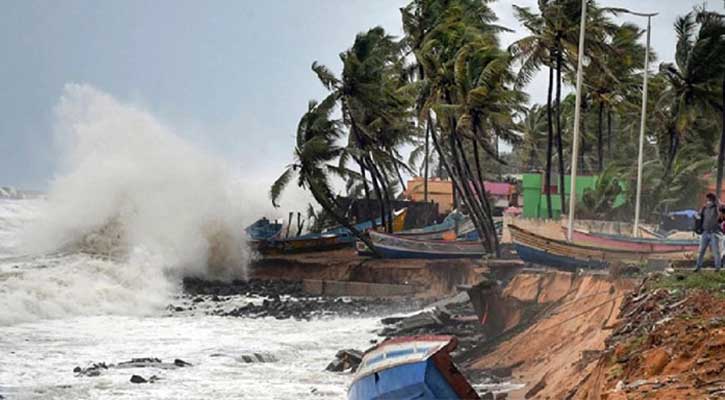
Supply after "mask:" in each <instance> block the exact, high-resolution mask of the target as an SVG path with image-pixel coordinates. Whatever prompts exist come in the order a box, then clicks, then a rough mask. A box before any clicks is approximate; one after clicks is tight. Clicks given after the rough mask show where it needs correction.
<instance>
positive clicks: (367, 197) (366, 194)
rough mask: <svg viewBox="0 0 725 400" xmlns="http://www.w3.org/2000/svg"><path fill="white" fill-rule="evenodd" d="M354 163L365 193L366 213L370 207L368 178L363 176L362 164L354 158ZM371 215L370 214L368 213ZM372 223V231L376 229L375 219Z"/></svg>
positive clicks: (363, 168)
mask: <svg viewBox="0 0 725 400" xmlns="http://www.w3.org/2000/svg"><path fill="white" fill-rule="evenodd" d="M355 161H356V162H357V165H358V166H360V176H362V183H363V191H364V192H365V211H368V209H369V207H370V187H369V186H368V178H367V176H365V167H364V166H363V163H362V162H361V161H360V159H359V158H357V157H356V158H355ZM369 214H371V215H372V213H369ZM372 221H373V229H375V228H377V225H378V224H377V221H376V218H373V219H372Z"/></svg>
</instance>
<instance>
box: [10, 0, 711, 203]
mask: <svg viewBox="0 0 725 400" xmlns="http://www.w3.org/2000/svg"><path fill="white" fill-rule="evenodd" d="M405 3H407V1H403V0H345V1H341V0H266V1H251V0H247V1H242V0H233V1H232V0H230V1H218V0H214V1H203V2H202V1H180V0H175V1H170V0H160V1H129V0H125V1H95V0H93V1H79V0H64V1H50V0H44V1H31V0H14V1H5V2H3V4H2V5H0V8H1V10H0V49H2V53H1V54H2V57H1V58H0V186H2V185H13V186H18V187H21V188H38V189H43V188H45V187H46V186H47V183H48V181H49V180H50V179H52V177H53V173H54V166H55V162H56V154H55V150H54V147H53V140H52V127H53V107H54V105H55V104H56V103H57V101H58V99H59V97H60V95H61V94H62V90H63V86H64V85H65V84H66V83H69V82H75V83H88V84H91V85H93V86H95V87H96V88H98V89H100V90H102V91H105V92H107V93H109V94H111V95H113V96H114V97H116V98H118V99H120V100H122V101H125V102H131V103H134V104H138V105H140V106H141V107H144V108H145V109H147V110H149V111H150V112H152V113H153V114H154V115H156V116H157V117H158V118H160V119H161V120H162V121H163V122H164V123H166V124H168V125H170V126H172V127H174V128H175V129H176V130H177V131H178V132H180V133H181V134H182V135H184V136H185V137H187V138H188V139H190V140H192V141H194V142H196V143H198V144H199V145H201V146H204V147H206V148H208V149H209V150H210V151H212V152H214V153H216V154H218V155H220V156H221V157H224V158H226V159H228V160H229V161H231V162H232V163H234V164H236V165H239V170H240V171H244V172H243V173H242V172H240V173H241V174H242V175H243V176H247V177H248V178H249V179H256V180H269V181H270V182H271V180H272V179H274V177H275V176H276V175H277V174H278V173H279V172H280V171H281V170H282V168H283V167H284V165H285V164H286V163H288V162H289V160H290V153H291V149H292V142H293V137H294V132H295V128H296V125H297V121H298V119H299V117H300V115H301V113H302V112H303V111H304V110H305V108H306V104H307V101H308V100H309V99H311V98H321V97H322V96H323V95H324V93H325V91H324V89H323V88H322V86H321V85H320V84H319V83H318V82H317V79H316V77H315V75H314V74H313V73H312V72H311V70H310V65H311V64H312V62H313V61H315V60H319V61H320V62H322V63H324V64H326V65H328V66H329V67H331V68H332V69H333V70H334V71H336V72H339V70H340V63H339V58H338V54H339V53H340V52H341V51H343V50H344V49H346V48H347V47H349V46H350V45H351V44H352V41H353V39H354V36H355V34H356V33H358V32H361V31H364V30H367V29H369V28H370V27H373V26H375V25H381V26H383V27H384V28H385V29H386V30H387V31H388V32H390V33H392V34H394V35H398V36H399V35H400V34H401V33H402V30H401V26H400V15H399V11H398V8H399V7H401V6H402V5H403V4H405ZM512 4H517V5H529V6H532V7H535V5H536V0H501V1H497V2H496V3H494V4H493V8H494V9H495V11H496V13H497V14H498V15H499V17H500V19H501V23H502V24H503V25H505V26H508V27H510V28H511V29H514V30H515V31H516V32H515V33H513V34H506V35H504V37H503V38H502V41H503V42H504V44H508V43H510V42H511V41H512V40H514V39H515V38H517V37H520V36H521V35H524V34H525V32H524V31H523V30H522V28H521V27H520V26H519V25H518V24H517V23H516V21H515V20H514V17H513V13H512V9H511V5H512ZM602 4H603V5H607V6H618V7H628V8H630V9H632V10H635V11H643V12H655V11H656V12H659V13H660V15H659V16H658V17H656V18H655V19H654V22H653V33H652V46H653V48H654V50H655V51H656V52H657V55H658V58H659V60H658V63H659V61H661V60H671V59H672V58H673V54H674V43H675V37H674V32H673V29H672V24H673V22H674V19H675V17H676V16H678V15H682V14H684V13H686V12H688V11H689V10H690V9H691V8H692V7H693V6H694V5H696V4H702V1H696V0H638V1H631V0H629V1H627V0H608V1H606V2H602ZM708 7H709V8H711V9H715V10H719V11H722V2H721V1H713V0H711V1H709V5H708ZM631 20H632V21H634V22H637V23H639V24H640V25H641V26H643V27H644V26H645V21H644V20H641V19H637V18H632V19H631ZM653 68H656V65H654V66H653ZM543 78H544V76H543V75H542V76H540V78H539V79H537V80H535V81H534V82H533V83H532V84H531V85H530V87H529V88H528V90H529V93H530V94H531V96H532V100H533V101H537V102H541V101H543V100H544V99H545V90H546V87H545V83H546V82H545V79H543Z"/></svg>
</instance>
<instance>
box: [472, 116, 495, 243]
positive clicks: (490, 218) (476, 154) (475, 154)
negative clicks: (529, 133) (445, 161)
mask: <svg viewBox="0 0 725 400" xmlns="http://www.w3.org/2000/svg"><path fill="white" fill-rule="evenodd" d="M476 130H478V128H476ZM473 157H474V158H475V161H476V173H477V175H478V181H480V182H481V185H483V198H482V199H481V200H482V201H483V203H484V205H485V206H487V208H488V214H487V215H486V216H487V217H488V218H487V219H486V221H485V222H486V225H487V226H486V230H487V231H488V232H487V234H488V235H489V238H488V240H490V241H492V242H493V244H494V245H493V246H494V249H495V250H496V257H501V250H500V248H499V246H498V244H499V243H498V235H497V234H496V225H495V224H494V223H493V213H492V212H491V203H490V202H489V199H488V194H487V193H486V186H485V182H484V180H483V170H482V169H481V162H480V156H479V152H478V143H477V141H476V140H473Z"/></svg>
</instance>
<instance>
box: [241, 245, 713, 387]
mask: <svg viewBox="0 0 725 400" xmlns="http://www.w3.org/2000/svg"><path fill="white" fill-rule="evenodd" d="M253 276H255V277H257V278H259V279H272V280H275V279H288V280H304V279H327V280H339V281H355V282H373V283H382V284H387V283H390V284H406V285H416V287H418V288H419V289H420V290H419V291H418V292H417V294H416V295H415V297H416V298H417V299H419V300H420V299H424V298H428V299H437V298H446V297H450V296H451V295H452V294H454V293H456V292H457V291H458V289H459V288H460V286H461V285H475V284H477V283H481V282H486V281H488V282H493V283H495V284H492V285H489V286H487V287H489V288H490V289H488V291H487V292H486V293H485V299H486V301H487V302H488V304H489V306H490V310H489V313H488V316H487V320H486V323H485V324H484V325H479V324H477V323H476V321H475V316H474V311H473V307H471V306H470V305H468V306H465V307H464V306H463V304H461V306H454V307H449V309H448V311H449V312H450V315H451V316H452V317H453V318H452V319H451V320H450V321H447V322H446V323H442V324H440V323H439V324H431V325H429V326H422V327H421V328H420V329H418V330H416V331H408V332H404V333H401V334H425V333H442V334H455V335H458V336H462V337H461V338H460V339H461V343H462V346H461V347H462V348H461V349H460V351H458V352H457V353H456V354H454V357H455V359H456V361H457V362H458V364H459V365H460V366H461V367H462V369H463V371H464V373H465V374H466V375H467V376H468V377H469V378H470V379H471V381H472V382H473V383H474V384H481V383H486V382H491V381H492V380H491V379H490V378H491V377H496V379H494V381H498V382H501V381H509V382H512V383H516V384H519V386H513V390H510V391H508V392H506V393H502V392H501V391H497V392H496V395H497V396H498V397H496V398H507V399H530V398H534V399H587V400H594V399H600V398H605V399H630V398H635V399H638V398H646V397H647V396H652V395H653V394H655V395H656V398H706V397H708V396H710V397H713V395H715V396H717V395H720V393H725V387H722V386H723V385H725V380H722V381H718V380H713V379H709V378H708V379H709V380H708V379H705V380H700V381H698V380H697V379H695V378H694V377H690V378H682V377H677V376H676V375H678V374H682V373H684V372H683V371H684V367H682V366H688V368H690V367H692V365H697V366H702V365H704V366H702V367H701V368H700V367H698V368H699V371H700V372H701V373H704V374H706V375H707V374H710V375H713V374H715V375H716V376H722V374H723V363H722V361H721V359H723V358H725V347H722V346H723V343H725V338H723V336H722V335H723V325H725V324H723V323H722V321H723V317H722V316H723V313H725V304H723V302H722V299H721V300H720V302H719V303H718V302H714V303H713V302H712V301H711V300H702V299H701V298H699V297H693V299H696V300H693V301H694V303H695V304H700V307H701V308H697V307H696V308H695V309H689V310H690V311H689V312H688V313H684V314H682V315H681V316H680V317H682V318H680V317H678V318H674V317H673V318H674V319H673V320H669V319H666V318H669V317H662V318H657V315H659V314H657V312H660V311H661V309H662V307H665V308H666V309H667V307H672V305H673V304H675V305H677V306H678V307H679V305H678V304H677V302H678V301H681V300H683V299H686V298H690V297H692V296H702V294H700V295H696V294H694V293H691V291H686V290H680V289H672V288H668V289H665V288H662V287H661V286H657V285H655V284H653V283H652V282H655V281H657V282H659V281H660V280H661V279H665V280H667V279H675V278H672V277H670V278H658V279H655V278H652V277H650V278H645V280H646V282H645V284H642V283H641V282H642V276H640V277H612V276H609V275H595V274H575V273H569V272H561V271H554V270H542V271H536V270H527V269H522V268H521V267H520V266H517V265H516V264H515V263H509V264H503V265H498V266H497V265H495V263H491V262H489V265H487V263H486V262H482V261H472V260H456V261H425V260H404V261H401V260H370V259H361V258H359V257H356V256H355V255H354V253H352V252H350V251H346V250H340V251H337V252H328V253H317V254H308V255H304V256H281V257H275V258H272V259H262V260H259V261H257V263H256V264H255V268H254V270H253ZM484 286H485V285H484ZM719 287H720V288H721V289H719V290H722V287H723V286H719ZM698 293H700V292H698ZM459 297H460V296H459ZM711 297H712V296H711ZM644 298H647V299H649V300H648V303H646V304H649V305H648V306H647V307H644V308H642V306H641V304H644V303H642V301H643V300H642V299H644ZM635 300H637V301H635ZM660 303H661V304H660ZM633 304H635V305H638V307H640V308H638V309H637V310H639V311H637V312H636V313H633V312H632V307H633ZM653 312H654V314H652V313H653ZM650 314H651V315H650ZM643 315H648V316H649V317H647V318H644V317H643ZM668 315H669V314H668ZM678 315H679V314H678ZM693 315H695V316H697V315H702V316H704V317H707V318H709V319H707V322H708V323H709V324H710V325H707V326H705V325H702V324H700V325H697V324H696V323H695V322H692V321H694V320H692V321H689V320H687V319H683V318H684V317H683V316H689V317H687V318H693ZM635 316H637V318H639V320H640V321H641V320H646V321H648V322H647V323H648V324H649V325H647V324H640V325H641V326H640V327H639V328H638V329H639V330H635V331H636V332H639V333H638V334H637V335H636V336H634V337H632V336H631V335H630V336H627V335H624V334H623V333H622V332H623V331H622V329H624V328H622V327H630V328H628V329H631V326H632V324H633V323H634V322H633V318H635ZM643 318H644V319H643ZM663 318H664V321H663ZM683 321H684V322H683ZM712 321H715V322H712ZM718 321H720V322H718ZM655 324H656V325H655ZM671 324H675V325H671ZM677 324H679V325H677ZM712 324H715V325H712ZM718 324H719V325H718ZM671 326H680V328H678V329H680V330H681V332H682V333H683V335H684V337H685V338H687V337H690V336H687V335H690V332H691V331H693V330H695V331H697V330H698V329H699V332H701V333H702V335H701V336H702V337H701V336H697V339H696V341H697V340H700V342H702V341H704V340H705V339H704V338H708V337H711V336H712V335H715V339H711V341H710V342H707V343H709V344H707V345H702V344H701V346H700V347H698V348H706V349H711V350H708V351H709V352H708V353H707V354H709V355H708V357H710V358H706V359H707V360H708V361H703V360H702V357H700V359H690V364H687V363H685V362H684V361H683V357H688V356H685V355H682V354H680V353H678V351H676V350H674V347H670V348H664V349H659V346H660V345H661V344H662V343H663V341H664V339H663V337H666V336H667V335H669V334H670V333H663V332H670V331H668V330H667V329H672V328H671ZM663 329H664V331H663ZM713 329H715V331H713ZM650 331H652V332H653V333H652V335H653V336H652V335H650V333H649V332H650ZM658 332H659V333H658ZM713 332H714V333H713ZM718 332H719V333H718ZM685 333H687V335H685ZM383 335H384V336H395V335H396V332H395V327H392V328H391V329H388V330H387V334H386V333H383ZM718 335H720V336H718ZM650 336H651V337H650ZM677 340H680V339H677ZM677 340H675V342H674V343H675V344H677V343H678V342H677ZM708 340H710V339H708ZM685 341H686V342H687V343H689V342H690V341H691V340H685ZM700 342H698V343H700ZM632 343H634V344H632ZM702 343H704V342H702ZM680 344H681V343H680ZM670 346H674V345H673V344H670ZM677 346H679V344H678V345H677ZM702 346H705V347H702ZM708 346H709V347H708ZM713 346H714V347H713ZM718 346H720V347H718ZM690 348H692V346H690ZM712 349H715V350H718V349H719V350H720V355H719V356H717V357H715V356H713V354H714V353H713V352H714V351H715V350H712ZM697 354H700V353H697ZM689 357H692V356H691V355H690V356H689ZM663 360H666V361H663ZM698 360H699V362H700V364H697V362H698ZM692 363H695V364H692ZM652 364H654V365H656V366H657V368H654V367H653V366H652ZM660 364H663V365H664V367H662V368H660ZM678 365H679V366H681V367H682V368H680V369H678V368H677V366H678ZM647 371H649V372H647ZM652 371H656V373H657V374H664V375H663V377H662V378H661V379H660V377H659V375H653V372H652ZM667 374H671V375H672V374H674V375H675V377H673V376H670V375H667ZM703 382H705V383H703ZM697 385H700V386H701V387H698V386H697ZM718 385H720V386H718ZM672 387H678V388H679V389H677V390H679V391H673V390H674V389H672ZM510 388H511V387H509V388H508V389H507V390H509V389H510ZM663 388H664V389H663ZM661 390H664V391H661ZM660 391H661V392H660ZM637 393H640V396H639V397H638V395H637ZM673 393H675V394H673ZM504 396H505V397H504ZM662 396H664V397H662ZM678 396H679V397H678ZM682 396H684V397H682Z"/></svg>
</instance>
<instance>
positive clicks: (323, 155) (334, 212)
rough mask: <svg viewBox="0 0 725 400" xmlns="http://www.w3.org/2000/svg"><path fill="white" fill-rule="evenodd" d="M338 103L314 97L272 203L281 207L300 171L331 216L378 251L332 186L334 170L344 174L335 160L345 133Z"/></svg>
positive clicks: (274, 186)
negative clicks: (338, 117) (346, 213)
mask: <svg viewBox="0 0 725 400" xmlns="http://www.w3.org/2000/svg"><path fill="white" fill-rule="evenodd" d="M334 107H335V103H334V102H332V101H323V102H322V103H319V104H318V103H317V102H315V101H310V103H309V105H308V109H307V112H306V113H305V114H304V115H303V116H302V118H301V119H300V122H299V125H298V126H297V136H296V145H295V150H294V162H293V163H292V164H290V165H288V166H287V168H286V169H285V171H284V172H283V173H282V175H280V177H279V178H277V180H276V181H275V182H274V183H273V184H272V187H271V188H270V191H269V196H270V198H271V200H272V204H273V205H274V206H275V207H277V206H278V204H277V201H278V200H279V198H280V196H281V194H282V191H283V190H284V188H285V187H286V186H287V185H288V184H289V182H290V181H291V180H292V179H293V177H294V176H295V175H297V185H298V186H299V187H302V188H306V189H308V190H309V191H310V193H312V196H313V197H314V198H315V200H316V201H317V203H318V204H319V205H320V206H321V207H322V209H323V210H324V211H325V212H326V213H327V214H328V215H329V216H331V217H332V218H333V219H334V220H335V221H336V222H337V223H339V224H340V225H342V226H344V227H346V228H347V229H349V230H350V232H352V234H353V235H355V236H356V237H357V238H358V239H360V240H362V241H363V242H364V243H365V244H366V245H368V247H369V248H370V249H373V251H375V250H374V249H375V247H374V246H373V244H372V242H371V241H370V239H369V238H368V237H367V236H365V235H363V233H362V232H360V231H359V230H358V229H357V228H355V226H353V225H352V224H351V223H350V222H349V221H348V219H347V218H345V216H344V213H343V212H342V211H341V210H342V207H340V205H339V204H338V203H337V199H336V198H335V195H334V194H333V191H332V188H331V187H330V175H331V174H334V175H343V176H344V174H341V173H340V172H341V171H340V169H339V168H338V166H336V165H335V164H333V161H335V160H336V159H337V158H339V157H340V155H341V154H342V153H343V149H342V148H341V147H340V146H339V145H337V141H338V139H340V137H341V136H342V130H341V129H340V122H339V121H336V120H332V119H330V115H331V114H332V111H333V109H334Z"/></svg>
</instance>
